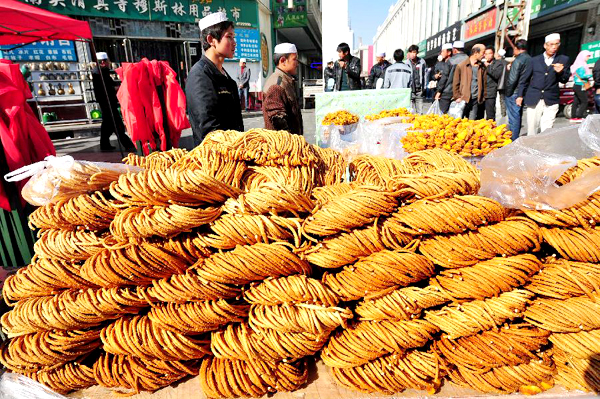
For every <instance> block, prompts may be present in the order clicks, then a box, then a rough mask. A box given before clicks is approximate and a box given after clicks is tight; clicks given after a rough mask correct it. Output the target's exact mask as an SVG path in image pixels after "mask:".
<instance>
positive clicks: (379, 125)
mask: <svg viewBox="0 0 600 399" xmlns="http://www.w3.org/2000/svg"><path fill="white" fill-rule="evenodd" d="M405 119H406V118H404V117H401V116H400V117H390V118H382V119H377V120H374V121H365V122H363V123H362V125H361V126H362V128H361V129H360V132H361V134H360V136H359V141H360V151H361V154H369V155H373V156H382V157H386V158H394V159H402V158H404V157H405V156H406V155H408V154H407V153H406V152H404V147H403V146H402V142H401V141H400V140H401V139H402V137H404V136H406V129H408V128H410V127H412V124H409V123H404V121H405Z"/></svg>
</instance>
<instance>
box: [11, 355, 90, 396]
mask: <svg viewBox="0 0 600 399" xmlns="http://www.w3.org/2000/svg"><path fill="white" fill-rule="evenodd" d="M23 374H24V375H25V376H26V377H29V378H31V379H32V380H34V381H37V382H39V383H41V384H44V385H45V386H47V387H48V388H50V389H52V390H53V391H56V392H57V393H59V394H67V393H69V392H71V391H78V390H80V389H85V388H88V387H91V386H92V385H96V379H95V378H94V370H93V369H92V368H91V367H88V366H86V365H84V364H81V363H80V362H77V361H72V362H69V363H65V364H63V365H60V366H58V367H56V368H54V369H52V370H50V371H37V372H32V373H23Z"/></svg>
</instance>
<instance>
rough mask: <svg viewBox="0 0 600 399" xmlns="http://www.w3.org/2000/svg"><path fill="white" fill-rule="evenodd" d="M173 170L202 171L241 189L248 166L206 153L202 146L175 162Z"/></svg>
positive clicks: (223, 155) (225, 157)
mask: <svg viewBox="0 0 600 399" xmlns="http://www.w3.org/2000/svg"><path fill="white" fill-rule="evenodd" d="M171 169H173V170H179V171H186V170H200V171H202V172H203V173H206V174H207V175H209V176H212V177H214V178H215V179H217V180H219V181H221V182H223V183H225V184H229V185H230V186H232V187H235V188H238V189H241V188H242V186H243V184H242V182H243V176H244V173H245V172H246V170H247V169H248V166H247V165H246V162H244V161H236V160H232V159H230V158H229V157H228V156H227V154H221V153H217V152H214V151H206V149H205V148H203V147H202V146H201V145H200V146H197V147H196V148H194V149H193V150H192V151H190V152H189V153H188V154H187V155H186V156H184V157H183V158H181V159H180V160H178V161H177V162H175V163H174V164H173V165H172V166H171Z"/></svg>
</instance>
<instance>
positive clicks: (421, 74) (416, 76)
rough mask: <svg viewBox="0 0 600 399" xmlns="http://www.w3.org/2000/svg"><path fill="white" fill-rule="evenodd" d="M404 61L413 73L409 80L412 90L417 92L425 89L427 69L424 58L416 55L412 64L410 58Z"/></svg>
mask: <svg viewBox="0 0 600 399" xmlns="http://www.w3.org/2000/svg"><path fill="white" fill-rule="evenodd" d="M404 63H405V64H406V65H408V67H409V68H410V69H411V72H412V75H413V78H412V80H411V82H410V87H411V89H412V92H413V93H418V92H421V91H423V90H425V70H426V69H427V64H426V63H425V60H424V59H422V58H418V57H417V62H416V63H415V64H413V63H412V61H411V60H406V61H404Z"/></svg>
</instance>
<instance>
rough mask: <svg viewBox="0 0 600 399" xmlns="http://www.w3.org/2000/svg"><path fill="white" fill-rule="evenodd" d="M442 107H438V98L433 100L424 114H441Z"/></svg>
mask: <svg viewBox="0 0 600 399" xmlns="http://www.w3.org/2000/svg"><path fill="white" fill-rule="evenodd" d="M443 114H444V113H443V112H442V109H441V108H440V100H435V101H434V102H433V104H431V107H429V110H428V111H427V114H426V115H443Z"/></svg>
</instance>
